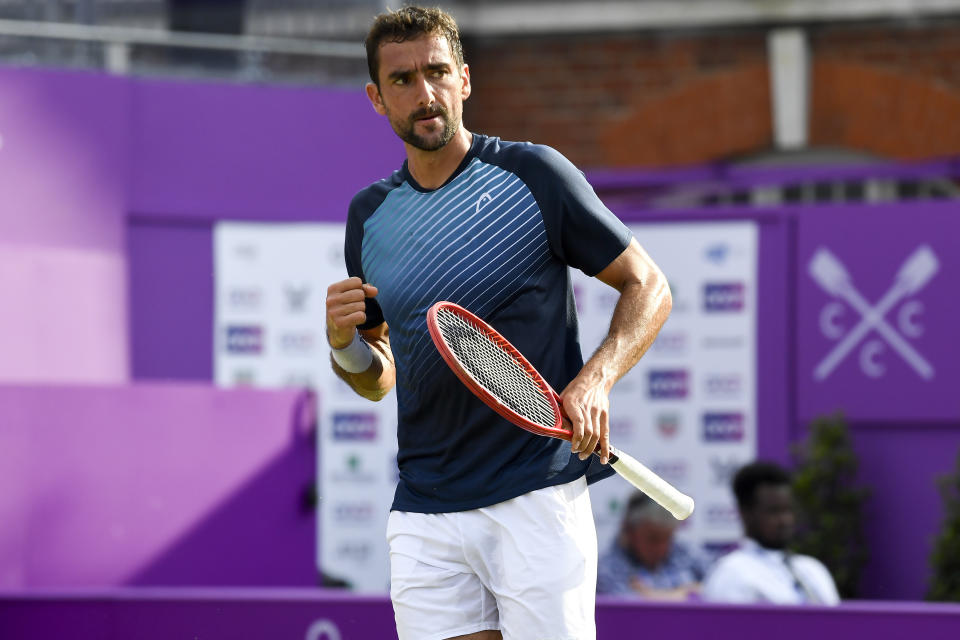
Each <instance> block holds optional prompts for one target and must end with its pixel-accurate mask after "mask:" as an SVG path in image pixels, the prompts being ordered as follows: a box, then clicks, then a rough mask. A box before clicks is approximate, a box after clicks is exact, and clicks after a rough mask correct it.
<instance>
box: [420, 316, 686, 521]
mask: <svg viewBox="0 0 960 640" xmlns="http://www.w3.org/2000/svg"><path fill="white" fill-rule="evenodd" d="M427 328H428V329H429V330H430V337H431V338H432V339H433V343H434V345H436V347H437V350H438V351H439V352H440V355H441V356H443V359H444V361H446V363H447V364H448V365H449V366H450V368H451V369H452V370H453V372H454V373H455V374H456V375H457V377H458V378H460V380H461V382H463V384H465V385H466V386H467V388H468V389H470V390H471V391H472V392H473V393H474V394H475V395H476V396H477V397H478V398H480V399H481V400H482V401H483V402H484V403H485V404H486V405H487V406H489V407H490V408H491V409H493V410H494V411H496V412H497V413H498V414H500V415H501V416H503V417H504V418H506V419H507V420H509V421H510V422H512V423H513V424H515V425H517V426H518V427H520V428H522V429H526V430H527V431H530V432H531V433H535V434H537V435H541V436H550V437H552V438H560V439H562V440H568V441H569V440H571V439H572V437H573V432H572V431H571V430H570V429H569V428H567V427H566V426H564V416H563V413H562V412H561V410H560V406H561V404H562V401H561V400H560V396H559V395H557V392H556V391H554V390H553V389H552V388H551V387H550V385H549V384H548V383H547V381H546V380H544V378H543V376H541V375H540V373H539V372H538V371H537V370H536V369H535V368H534V367H533V365H531V364H530V363H529V362H528V361H527V359H526V358H524V357H523V355H521V353H520V352H519V351H517V350H516V349H515V348H514V346H513V345H512V344H510V343H509V342H508V341H507V339H506V338H504V337H503V336H501V335H500V334H499V333H498V332H497V331H496V330H495V329H494V328H493V327H491V326H490V325H488V324H487V323H486V322H484V321H483V320H481V319H480V318H478V317H477V316H475V315H473V314H472V313H470V312H469V311H467V310H466V309H464V308H463V307H461V306H459V305H456V304H454V303H452V302H437V303H436V304H434V305H433V306H432V307H430V310H429V311H428V312H427ZM599 452H600V446H599V445H597V449H596V451H594V454H599ZM609 462H610V466H612V467H613V468H614V470H615V471H616V472H617V473H619V474H620V475H621V476H623V477H624V478H626V479H627V481H628V482H630V484H632V485H633V486H635V487H636V488H638V489H640V490H641V491H643V492H644V493H646V494H647V495H648V496H650V497H651V498H653V499H654V500H655V501H656V502H657V503H658V504H660V505H661V506H662V507H663V508H665V509H666V510H667V511H669V512H670V513H672V514H673V517H675V518H676V519H678V520H684V519H686V518H687V517H688V516H689V515H690V514H691V513H693V499H692V498H691V497H690V496H688V495H685V494H683V493H681V492H680V491H678V490H677V489H676V488H674V487H673V486H672V485H671V484H670V483H668V482H667V481H666V480H664V479H663V478H661V477H660V476H658V475H657V474H656V473H654V472H653V471H651V470H650V469H648V468H647V467H645V466H644V465H643V464H641V463H640V462H638V461H637V460H635V459H634V458H632V457H630V456H629V455H627V454H625V453H623V452H622V451H619V450H617V449H615V448H614V447H612V446H611V447H610V458H609Z"/></svg>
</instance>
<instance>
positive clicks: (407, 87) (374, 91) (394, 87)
mask: <svg viewBox="0 0 960 640" xmlns="http://www.w3.org/2000/svg"><path fill="white" fill-rule="evenodd" d="M379 56H380V70H379V74H380V77H379V80H380V86H379V88H378V87H377V85H375V84H373V83H370V84H368V85H367V97H369V98H370V102H371V103H372V104H373V107H374V109H376V111H377V113H379V114H380V115H384V116H387V118H388V119H389V120H390V126H391V127H393V131H394V132H395V133H396V134H397V136H399V137H400V139H401V140H403V141H404V142H406V143H407V144H409V145H411V146H413V147H416V148H417V149H422V150H424V151H436V150H437V149H440V148H442V147H443V146H444V145H446V144H447V143H448V142H450V140H451V139H452V138H453V136H454V135H455V134H456V133H457V131H458V130H459V128H460V122H461V119H462V118H463V101H464V100H466V99H467V97H469V95H470V70H469V69H468V68H467V65H463V68H462V69H458V68H457V63H456V62H455V60H454V58H453V55H452V54H451V52H450V43H449V42H447V39H446V38H445V37H443V36H434V35H426V36H421V37H419V38H416V39H413V40H407V41H405V42H387V43H384V44H382V45H380V49H379Z"/></svg>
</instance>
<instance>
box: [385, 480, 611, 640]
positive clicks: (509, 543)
mask: <svg viewBox="0 0 960 640" xmlns="http://www.w3.org/2000/svg"><path fill="white" fill-rule="evenodd" d="M387 542H388V543H389V545H390V598H391V599H392V600H393V610H394V614H395V616H396V620H397V634H398V636H399V638H400V640H442V639H443V638H452V637H456V636H460V635H465V634H468V633H476V632H477V631H483V630H487V629H500V632H501V634H502V635H503V637H504V639H505V640H594V639H595V638H596V636H597V630H596V623H595V621H594V603H595V593H596V586H597V531H596V527H595V525H594V522H593V511H592V510H591V508H590V494H589V492H588V491H587V483H586V480H585V479H584V478H580V479H579V480H576V481H574V482H570V483H568V484H564V485H559V486H555V487H547V488H545V489H540V490H538V491H533V492H531V493H528V494H525V495H522V496H520V497H518V498H514V499H513V500H508V501H506V502H501V503H499V504H495V505H493V506H490V507H484V508H482V509H474V510H472V511H460V512H454V513H436V514H431V513H410V512H403V511H392V512H391V513H390V518H389V520H388V521H387Z"/></svg>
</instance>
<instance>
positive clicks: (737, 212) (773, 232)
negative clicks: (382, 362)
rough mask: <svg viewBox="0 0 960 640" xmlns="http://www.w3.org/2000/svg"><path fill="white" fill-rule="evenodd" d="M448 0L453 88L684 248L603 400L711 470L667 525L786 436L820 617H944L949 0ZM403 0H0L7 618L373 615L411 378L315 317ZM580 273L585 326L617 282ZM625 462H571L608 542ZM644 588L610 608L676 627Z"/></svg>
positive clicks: (957, 140)
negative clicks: (839, 602)
mask: <svg viewBox="0 0 960 640" xmlns="http://www.w3.org/2000/svg"><path fill="white" fill-rule="evenodd" d="M439 4H440V6H442V7H443V8H445V9H446V10H448V11H450V12H451V13H452V15H453V16H454V17H455V18H456V19H457V20H458V22H459V24H460V27H461V31H462V35H463V41H464V48H465V56H466V61H467V63H468V64H469V65H470V67H471V78H472V83H473V94H472V96H471V98H470V99H469V101H468V102H467V104H466V107H465V114H464V123H465V126H466V127H467V128H468V129H470V130H471V131H475V132H480V133H485V134H488V135H495V136H500V137H502V138H504V139H507V140H531V141H534V142H537V143H541V144H547V145H550V146H553V147H555V148H556V149H558V150H559V151H561V152H562V153H563V154H565V155H566V156H567V157H568V158H569V159H571V160H572V161H573V162H574V163H575V164H576V165H577V166H578V167H579V168H581V169H582V170H583V171H584V172H585V174H586V175H587V178H588V179H589V180H590V181H591V183H592V184H593V186H594V188H595V190H596V191H597V193H598V194H599V195H600V197H601V198H602V199H603V200H604V202H605V203H606V204H607V205H608V206H609V207H610V208H611V209H612V210H613V211H614V212H615V213H616V214H617V215H618V216H619V217H620V218H621V219H623V220H624V221H625V222H626V223H627V224H629V225H630V226H631V228H632V229H633V230H634V233H635V235H636V236H637V238H638V239H639V240H640V242H641V243H642V244H644V246H645V247H646V248H647V249H648V251H650V253H651V254H652V255H653V257H654V259H655V260H656V261H657V262H658V264H660V265H661V267H662V268H663V270H664V271H665V273H666V274H667V276H668V278H669V279H670V280H671V287H672V289H673V295H674V301H675V303H674V311H673V314H672V316H671V318H670V320H669V321H668V323H667V325H666V326H665V327H664V331H663V332H662V334H661V336H660V338H659V339H658V341H657V343H656V344H655V345H654V347H653V348H652V349H651V351H650V353H649V354H648V355H647V356H646V357H645V358H644V360H643V361H642V362H641V364H640V365H638V367H637V368H636V369H635V370H634V371H632V372H631V373H630V374H629V375H628V376H627V377H626V378H624V380H623V381H621V383H620V384H618V386H617V387H616V388H615V393H614V395H613V397H612V402H613V410H614V416H613V423H612V426H611V428H612V431H613V437H614V438H615V440H614V441H615V442H617V443H618V446H620V447H621V448H623V449H625V450H627V451H630V452H631V453H634V454H635V455H636V456H637V457H638V458H640V459H641V460H644V461H645V462H646V463H647V464H648V465H649V466H651V467H652V468H654V469H655V470H657V471H658V472H659V473H661V474H662V475H664V476H665V477H667V478H668V479H669V480H671V481H672V482H674V483H675V484H677V485H678V486H679V487H680V488H681V489H684V490H685V491H687V492H688V493H691V494H692V495H694V497H695V498H696V499H697V503H698V509H697V513H696V514H695V515H694V516H693V518H691V520H690V521H689V522H687V523H685V524H684V526H683V527H681V528H680V530H679V531H678V534H677V535H678V536H679V537H680V538H681V539H683V540H685V541H687V542H689V543H691V544H694V545H697V546H699V547H701V548H702V549H704V550H705V552H707V553H709V554H712V555H719V554H721V553H723V552H724V551H725V550H727V549H729V548H731V546H732V545H734V544H736V542H737V540H738V539H739V537H740V534H741V530H740V523H739V520H738V517H737V513H736V508H735V505H734V501H733V496H732V495H731V493H730V490H729V482H730V478H731V476H732V474H733V472H734V471H736V469H737V468H738V467H739V466H740V465H742V464H744V463H746V462H749V461H752V460H755V459H758V458H762V459H767V460H773V461H777V462H779V463H781V464H783V465H785V466H787V467H789V468H791V469H793V470H795V471H796V477H797V484H796V486H795V491H796V493H797V496H798V502H799V503H800V506H801V507H803V509H804V513H803V519H802V522H803V525H802V526H801V542H802V544H803V545H804V548H805V549H806V550H807V552H808V553H813V554H814V555H819V556H821V557H824V560H825V562H827V564H828V567H829V568H830V569H831V572H832V573H833V574H834V577H835V579H837V581H838V583H842V585H844V586H843V588H842V594H843V595H844V596H845V597H846V598H847V599H848V600H849V601H850V602H849V603H848V604H845V605H844V606H843V607H841V609H842V610H843V612H842V613H841V614H836V613H834V614H833V615H834V617H832V618H829V620H832V621H836V620H837V619H838V617H837V616H838V615H840V616H846V617H845V618H844V619H845V620H847V621H848V622H849V624H851V625H853V624H855V625H860V626H857V627H855V628H857V629H859V632H863V633H875V634H879V635H881V636H882V635H883V633H884V632H892V631H891V630H896V629H899V628H903V629H907V628H912V629H916V628H915V627H907V626H906V625H907V624H908V621H909V620H912V621H913V622H912V623H911V624H920V625H921V626H922V625H929V626H927V627H922V628H921V630H920V631H919V632H920V633H922V632H923V629H928V630H929V632H928V634H929V635H931V637H936V634H937V633H938V632H939V631H938V630H940V629H942V628H946V627H938V626H937V625H949V624H952V625H956V624H957V623H958V622H960V617H958V616H960V612H958V611H957V610H956V609H954V608H952V607H948V606H947V605H934V604H923V603H921V602H920V601H922V600H924V599H934V600H957V599H960V584H958V581H957V578H956V576H958V575H960V556H958V555H957V554H958V552H960V538H957V533H956V531H958V530H960V528H958V527H960V499H958V487H960V480H958V475H957V474H958V454H960V401H958V398H957V388H958V385H960V341H958V340H956V338H955V330H954V324H953V323H954V321H955V318H957V317H960V302H958V297H957V295H956V285H955V282H956V281H957V278H958V277H960V258H958V256H960V217H958V214H960V203H958V202H957V201H958V199H960V117H958V116H960V0H956V1H954V0H911V1H907V0H869V1H868V0H842V1H840V0H838V1H828V0H779V1H776V2H761V1H757V0H715V1H714V0H674V1H657V0H634V1H625V0H610V1H597V2H584V1H582V0H526V1H522V2H506V1H501V0H475V1H473V2H467V1H463V2H458V3H446V2H441V3H439ZM387 6H388V3H385V2H379V1H375V0H327V1H318V0H315V1H311V0H73V1H64V0H0V523H2V524H0V636H2V637H49V634H50V633H53V632H55V631H57V632H66V631H71V632H73V633H80V634H81V635H80V637H91V638H93V637H129V636H124V635H123V633H124V630H126V631H128V632H129V633H131V634H135V635H137V636H138V637H158V638H159V637H171V636H174V635H177V634H182V633H186V632H188V631H187V630H189V632H191V633H193V632H195V631H196V630H197V629H203V630H206V631H208V633H209V634H210V635H207V636H206V637H304V635H306V637H308V638H326V637H329V638H339V637H344V638H364V637H371V638H373V637H378V638H379V637H395V636H393V635H392V634H394V632H393V631H392V612H391V610H390V605H389V601H388V600H387V599H386V598H385V595H384V594H385V593H386V589H387V560H386V544H385V541H384V539H383V531H384V527H385V521H386V514H387V509H388V507H389V504H390V502H391V500H392V495H393V486H394V483H395V481H396V473H397V471H396V464H395V460H394V456H395V453H396V442H395V428H396V422H395V408H394V407H393V406H392V404H393V403H394V400H393V398H392V396H391V397H390V398H388V399H387V400H386V401H384V402H383V403H380V404H378V405H372V404H368V403H366V402H365V401H363V400H362V399H359V398H358V397H356V396H354V395H352V392H351V391H350V390H349V389H348V388H346V387H345V386H344V385H343V384H342V383H340V382H338V381H337V380H336V379H335V378H334V377H333V376H332V374H331V372H330V371H329V367H328V365H327V349H326V344H325V339H324V333H323V332H324V326H323V325H324V319H323V298H324V295H325V293H324V292H325V289H326V286H327V284H329V283H330V282H332V281H334V280H337V279H340V278H341V277H343V273H344V268H343V258H342V241H343V225H344V222H345V219H346V210H347V205H348V203H349V201H350V198H351V197H352V196H353V194H354V193H356V191H358V190H359V189H361V188H363V187H365V186H366V185H368V184H370V183H371V182H373V181H375V180H378V179H380V178H382V177H385V176H387V175H388V174H389V173H390V172H391V171H393V170H395V169H396V168H398V167H399V165H400V164H401V162H402V161H403V148H402V145H401V144H400V143H399V142H398V141H397V140H396V138H395V137H394V135H393V133H392V131H391V130H390V128H389V126H388V124H387V123H386V121H385V120H384V119H382V118H379V117H378V116H377V115H376V114H375V113H374V112H373V110H372V108H371V107H370V105H369V103H368V102H367V100H366V97H365V96H364V94H363V85H364V83H365V82H366V81H367V80H368V77H367V67H366V60H365V53H364V50H363V46H362V40H363V37H364V35H365V33H366V30H367V28H368V27H369V25H370V22H371V19H372V17H373V16H374V15H376V14H377V13H379V12H381V11H383V10H385V9H386V8H387ZM389 6H393V5H392V4H391V5H389ZM576 294H577V303H578V307H579V310H580V314H581V319H582V325H583V326H582V334H583V342H584V347H585V350H587V351H589V349H591V348H592V347H593V346H594V345H595V344H597V343H598V342H599V340H600V338H601V337H602V335H603V332H604V331H605V326H606V325H605V323H606V322H607V321H608V319H609V313H610V309H612V305H613V303H614V302H615V300H614V299H612V298H611V295H610V292H609V290H606V289H604V288H603V287H602V286H600V287H597V286H596V284H595V283H593V282H591V281H590V279H587V278H579V277H578V279H577V280H576ZM628 489H629V488H628V487H627V486H626V484H625V483H622V482H620V481H618V480H608V481H606V482H604V483H600V484H598V485H595V486H594V487H593V488H592V497H593V504H594V513H595V517H596V520H597V525H598V534H599V536H600V545H601V551H602V550H603V549H605V548H606V547H607V546H608V545H609V544H610V542H611V540H613V538H614V537H615V535H616V532H617V530H618V527H619V523H620V520H621V518H622V516H623V509H624V505H625V503H626V500H627V497H628V495H629V490H628ZM828 560H829V561H828ZM876 601H882V602H883V603H882V604H877V603H876ZM204 603H206V604H208V605H209V608H205V607H204V606H203V605H204ZM629 605H630V606H627V607H624V606H620V605H619V604H617V605H616V606H614V604H609V605H608V604H605V602H604V601H603V599H601V603H600V607H599V609H598V625H599V629H600V632H601V637H604V636H603V633H604V630H605V629H608V630H613V629H617V628H621V626H620V625H623V624H636V620H638V619H642V620H644V625H645V626H644V629H645V630H646V631H647V632H651V631H653V632H655V631H656V630H657V629H661V628H662V629H663V630H664V632H668V631H669V632H671V633H673V634H674V635H676V634H677V631H676V629H674V627H673V626H672V621H673V620H674V617H675V616H676V615H678V612H677V611H676V609H675V608H673V609H671V608H670V607H667V606H666V605H662V604H659V605H657V604H651V603H644V602H641V601H637V602H631V603H629ZM676 606H684V607H687V611H688V612H691V614H692V615H695V616H696V620H698V621H700V622H697V623H696V624H695V625H694V627H691V629H690V631H689V633H690V634H697V635H702V634H703V633H713V632H714V631H715V626H714V625H715V624H716V621H717V618H711V617H710V616H711V615H716V614H712V613H710V611H712V610H710V609H708V608H704V609H697V607H698V605H697V604H696V603H685V604H683V605H676ZM163 607H168V609H163ZM160 611H164V612H166V613H164V614H163V615H161V614H160V613H159V612H160ZM69 612H73V613H69ZM918 614H919V615H918ZM730 615H736V616H740V618H737V620H739V622H742V623H743V625H746V628H752V626H755V624H754V623H755V622H756V620H758V619H759V618H756V617H751V616H756V615H758V614H757V613H756V612H755V611H752V610H750V609H743V610H738V611H736V612H735V613H731V614H730ZM818 615H820V614H817V613H816V612H815V611H813V612H802V613H801V612H797V611H794V612H790V613H787V612H784V613H783V614H782V616H783V617H782V618H781V619H780V623H782V626H783V628H784V629H787V631H784V633H796V634H798V635H797V637H800V636H799V634H801V633H803V634H805V635H806V636H809V633H811V632H823V630H824V629H827V628H830V627H825V626H823V625H829V624H834V622H829V621H828V619H827V618H823V617H818ZM5 616H6V617H5ZM636 616H642V618H636ZM161 619H162V620H163V623H162V624H160V623H158V622H157V621H158V620H161ZM228 619H229V622H227V620H228ZM4 620H6V622H5V621H4ZM108 620H109V624H110V625H113V626H112V627H110V629H112V631H110V632H109V633H114V634H117V635H115V636H113V635H105V634H107V633H108V632H106V631H104V629H105V628H106V627H104V626H102V625H103V624H107V622H105V621H108ZM143 620H150V621H151V625H150V628H149V629H145V628H144V626H143V623H142V621H143ZM918 620H920V621H921V622H917V621H918ZM5 624H6V625H7V626H6V627H5V626H4V625H5ZM98 624H100V625H101V626H97V625H98ZM124 624H126V625H127V626H126V627H124V626H123V625H124ZM697 624H699V625H701V626H699V627H697V626H696V625H697ZM138 625H139V626H138ZM164 625H167V626H164ZM231 625H232V626H231ZM658 625H659V626H658ZM818 625H819V626H818ZM871 625H873V626H871ZM897 625H904V626H903V627H898V626H897ZM738 628H745V627H738ZM851 628H854V627H851ZM83 629H87V630H88V633H89V635H82V630H83ZM237 630H240V631H237ZM235 631H236V633H234V632H235ZM151 633H153V634H155V635H149V634H151ZM45 634H46V635H45ZM218 634H226V635H218ZM231 634H232V635H231ZM691 637H692V635H691ZM740 637H752V636H740ZM790 637H793V636H790ZM891 637H895V636H891ZM941 637H942V636H941Z"/></svg>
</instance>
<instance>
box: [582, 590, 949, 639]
mask: <svg viewBox="0 0 960 640" xmlns="http://www.w3.org/2000/svg"><path fill="white" fill-rule="evenodd" d="M958 628H960V606H957V605H944V604H928V603H900V602H850V603H844V604H842V605H840V606H838V607H798V606H779V607H778V606H756V605H719V604H699V603H698V604H691V603H660V604H658V603H638V602H630V601H624V600H620V601H617V600H612V599H611V600H604V599H602V598H598V603H597V637H598V638H618V637H624V638H633V637H637V638H640V637H643V638H648V637H657V638H659V637H662V638H676V639H678V640H680V639H686V638H689V639H690V640H702V639H703V638H710V639H711V640H712V639H714V638H716V639H717V640H726V639H730V640H769V639H770V638H777V640H810V638H817V637H820V638H871V639H876V640H880V639H887V638H889V639H891V640H892V639H898V640H899V639H901V638H925V639H927V638H929V639H933V638H951V637H955V635H956V632H957V629H958Z"/></svg>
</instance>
